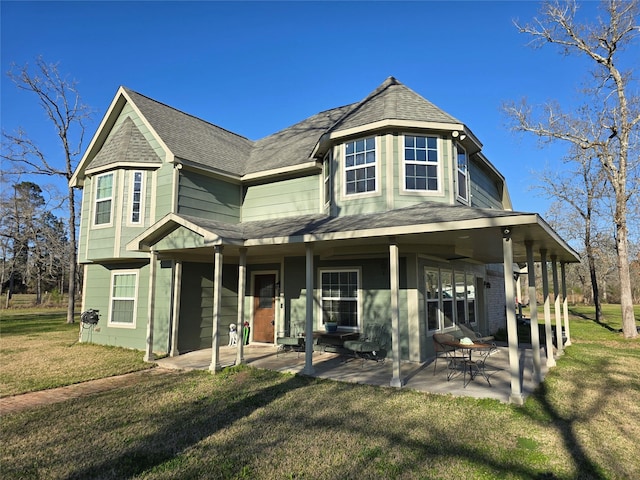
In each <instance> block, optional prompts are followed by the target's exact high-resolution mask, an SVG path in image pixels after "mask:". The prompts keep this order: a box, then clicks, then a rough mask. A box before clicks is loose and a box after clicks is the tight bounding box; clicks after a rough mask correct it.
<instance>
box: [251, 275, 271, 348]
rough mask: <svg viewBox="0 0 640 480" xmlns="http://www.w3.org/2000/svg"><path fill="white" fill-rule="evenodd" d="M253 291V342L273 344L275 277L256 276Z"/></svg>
mask: <svg viewBox="0 0 640 480" xmlns="http://www.w3.org/2000/svg"><path fill="white" fill-rule="evenodd" d="M254 279H255V280H254V283H255V285H254V290H253V341H254V342H266V343H273V339H274V331H275V324H276V308H275V304H276V275H275V274H274V273H269V274H262V275H256V276H255V277H254Z"/></svg>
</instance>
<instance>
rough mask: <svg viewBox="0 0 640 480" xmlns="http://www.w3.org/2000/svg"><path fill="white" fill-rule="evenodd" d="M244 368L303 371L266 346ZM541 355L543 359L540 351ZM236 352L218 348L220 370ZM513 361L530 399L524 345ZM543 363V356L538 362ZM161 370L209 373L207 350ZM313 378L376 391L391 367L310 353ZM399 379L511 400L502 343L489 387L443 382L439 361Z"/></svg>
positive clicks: (411, 368)
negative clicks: (517, 362) (515, 362)
mask: <svg viewBox="0 0 640 480" xmlns="http://www.w3.org/2000/svg"><path fill="white" fill-rule="evenodd" d="M243 353H244V363H245V364H246V365H250V366H252V367H256V368H263V369H268V370H275V371H278V372H287V373H294V374H301V373H302V372H303V370H304V367H305V355H304V352H302V353H301V354H300V355H298V353H296V352H288V353H284V354H283V353H280V354H278V352H277V347H276V346H274V345H270V344H257V343H254V344H250V345H245V346H244V348H243ZM542 355H545V353H544V349H543V351H542ZM236 356H237V348H236V347H228V346H221V347H220V363H221V365H222V367H223V368H224V367H229V366H232V365H234V364H235V362H236ZM518 358H519V364H520V372H521V374H522V376H523V378H522V393H523V396H524V397H526V396H528V395H530V394H531V393H532V392H533V391H534V390H535V388H536V387H537V383H536V381H535V376H534V370H533V355H532V349H531V346H530V345H521V346H520V347H519V348H518ZM543 358H544V357H543ZM155 362H156V363H157V364H158V365H159V366H161V367H163V368H173V369H180V370H209V366H210V365H211V349H210V348H209V349H203V350H197V351H194V352H189V353H186V354H182V355H179V356H176V357H166V358H162V359H158V360H156V361H155ZM313 367H314V370H315V373H314V376H315V377H318V378H326V379H330V380H336V381H342V382H351V383H360V384H367V385H374V386H380V387H388V386H389V383H390V380H391V379H392V377H393V368H392V367H393V362H392V361H391V359H390V358H389V359H387V360H386V361H385V362H384V363H376V362H374V361H371V360H365V361H364V363H363V362H362V360H360V359H354V358H353V357H347V356H344V355H337V354H332V353H322V352H314V353H313ZM541 367H542V372H541V374H542V378H543V379H544V377H545V375H546V373H547V366H546V362H544V361H543V362H542V366H541ZM400 373H401V375H400V376H401V380H402V382H403V385H404V388H409V389H413V390H417V391H420V392H428V393H434V394H445V395H446V394H451V395H454V396H461V397H473V398H491V399H495V400H499V401H501V402H505V403H508V402H509V401H510V396H511V374H510V371H509V348H508V346H507V345H506V344H498V352H497V353H495V354H493V355H491V356H490V357H489V359H488V360H487V375H488V376H489V378H490V380H491V385H489V384H488V383H487V382H486V380H485V379H484V378H482V376H477V377H476V378H474V380H473V381H471V382H469V384H468V385H467V386H466V387H464V386H463V378H462V373H460V375H459V376H455V377H454V378H452V379H451V380H450V381H447V364H446V360H445V359H444V358H441V359H439V361H438V364H437V369H436V372H435V375H434V367H433V359H432V360H430V361H427V362H425V363H414V362H404V361H403V362H401V364H400Z"/></svg>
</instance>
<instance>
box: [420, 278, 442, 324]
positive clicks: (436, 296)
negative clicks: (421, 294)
mask: <svg viewBox="0 0 640 480" xmlns="http://www.w3.org/2000/svg"><path fill="white" fill-rule="evenodd" d="M424 278H425V284H426V288H425V301H426V303H427V305H426V309H425V312H426V315H427V330H428V331H430V332H435V331H438V330H440V320H441V319H440V271H439V270H438V269H437V268H425V271H424Z"/></svg>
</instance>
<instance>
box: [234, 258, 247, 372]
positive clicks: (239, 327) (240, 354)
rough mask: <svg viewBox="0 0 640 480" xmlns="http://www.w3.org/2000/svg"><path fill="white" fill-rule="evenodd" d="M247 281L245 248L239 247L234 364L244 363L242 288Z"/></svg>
mask: <svg viewBox="0 0 640 480" xmlns="http://www.w3.org/2000/svg"><path fill="white" fill-rule="evenodd" d="M246 283H247V249H246V248H244V247H243V248H241V249H240V261H239V263H238V320H237V321H236V332H238V343H237V344H236V348H237V352H236V365H240V364H241V363H244V290H245V285H246Z"/></svg>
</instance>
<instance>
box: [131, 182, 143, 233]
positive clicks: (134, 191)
mask: <svg viewBox="0 0 640 480" xmlns="http://www.w3.org/2000/svg"><path fill="white" fill-rule="evenodd" d="M143 202H144V174H143V172H142V171H141V170H134V171H133V172H131V208H130V213H129V222H130V223H132V224H134V225H139V224H141V223H142V222H143V216H144V204H143Z"/></svg>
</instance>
